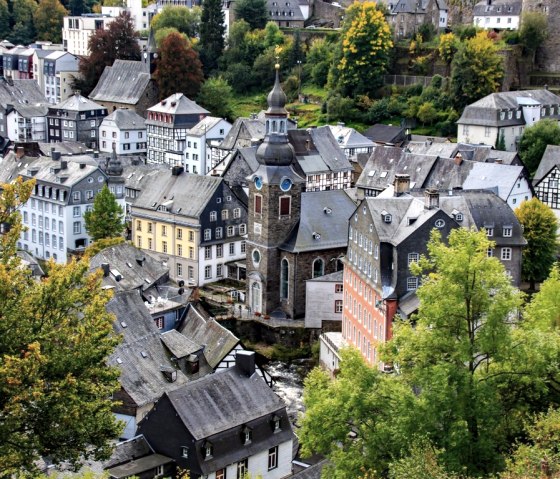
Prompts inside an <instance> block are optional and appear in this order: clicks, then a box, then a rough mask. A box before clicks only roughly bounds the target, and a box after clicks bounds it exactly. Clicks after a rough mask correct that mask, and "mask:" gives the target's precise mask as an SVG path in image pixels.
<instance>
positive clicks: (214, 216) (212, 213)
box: [210, 211, 218, 221]
mask: <svg viewBox="0 0 560 479" xmlns="http://www.w3.org/2000/svg"><path fill="white" fill-rule="evenodd" d="M217 219H218V213H217V212H216V211H210V221H216V220H217Z"/></svg>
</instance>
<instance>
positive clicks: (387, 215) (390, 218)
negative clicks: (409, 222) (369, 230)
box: [381, 210, 393, 223]
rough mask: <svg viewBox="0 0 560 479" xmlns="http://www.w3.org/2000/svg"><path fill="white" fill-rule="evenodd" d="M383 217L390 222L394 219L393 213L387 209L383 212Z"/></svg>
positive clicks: (386, 221)
mask: <svg viewBox="0 0 560 479" xmlns="http://www.w3.org/2000/svg"><path fill="white" fill-rule="evenodd" d="M381 218H382V219H383V221H384V222H385V223H390V222H391V221H393V215H391V214H389V213H387V212H386V211H385V210H383V211H382V212H381Z"/></svg>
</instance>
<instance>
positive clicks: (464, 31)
mask: <svg viewBox="0 0 560 479" xmlns="http://www.w3.org/2000/svg"><path fill="white" fill-rule="evenodd" d="M453 33H454V34H455V35H456V36H458V37H459V39H460V40H468V39H469V38H473V37H474V36H475V35H476V27H475V26H474V25H457V26H456V27H455V28H454V29H453Z"/></svg>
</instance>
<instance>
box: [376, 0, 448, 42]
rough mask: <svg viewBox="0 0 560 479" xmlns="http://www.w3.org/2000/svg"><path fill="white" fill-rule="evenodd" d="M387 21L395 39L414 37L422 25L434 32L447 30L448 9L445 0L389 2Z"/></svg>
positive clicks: (401, 0)
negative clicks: (428, 25)
mask: <svg viewBox="0 0 560 479" xmlns="http://www.w3.org/2000/svg"><path fill="white" fill-rule="evenodd" d="M385 3H388V10H389V15H388V20H389V23H390V24H391V25H392V27H393V32H394V34H395V36H396V37H397V38H407V37H412V36H414V35H416V33H417V32H418V29H419V28H420V26H421V25H423V24H431V25H432V26H433V27H434V28H435V29H436V30H440V29H445V28H447V21H448V7H447V3H446V2H445V0H392V1H391V0H389V1H388V2H385Z"/></svg>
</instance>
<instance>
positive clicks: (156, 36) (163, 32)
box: [154, 27, 187, 48]
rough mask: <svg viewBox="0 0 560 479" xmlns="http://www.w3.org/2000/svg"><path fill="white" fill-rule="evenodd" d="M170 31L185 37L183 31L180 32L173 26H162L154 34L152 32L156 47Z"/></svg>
mask: <svg viewBox="0 0 560 479" xmlns="http://www.w3.org/2000/svg"><path fill="white" fill-rule="evenodd" d="M170 33H178V34H179V35H182V36H183V37H185V39H187V36H186V35H185V34H184V33H181V32H180V31H179V30H177V29H176V28H174V27H164V28H160V29H159V30H158V31H157V32H156V33H155V34H154V39H155V41H156V45H157V46H158V48H159V47H160V46H161V44H162V43H163V40H165V37H167V35H169V34H170Z"/></svg>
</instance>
